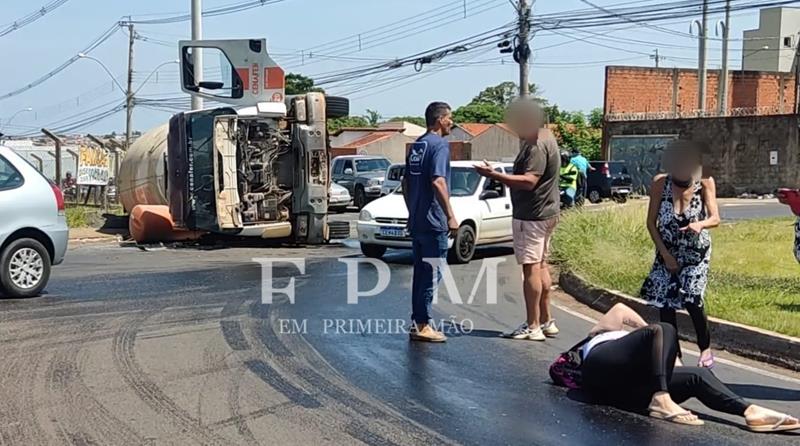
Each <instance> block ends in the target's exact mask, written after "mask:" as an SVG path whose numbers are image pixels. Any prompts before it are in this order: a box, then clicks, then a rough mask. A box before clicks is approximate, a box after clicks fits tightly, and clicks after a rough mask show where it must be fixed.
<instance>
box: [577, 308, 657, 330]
mask: <svg viewBox="0 0 800 446" xmlns="http://www.w3.org/2000/svg"><path fill="white" fill-rule="evenodd" d="M625 325H627V326H629V327H631V328H634V329H635V328H642V327H646V326H647V322H645V320H644V319H642V317H641V316H639V313H637V312H636V311H634V310H633V309H632V308H631V307H629V306H627V305H625V304H621V303H620V304H616V305H614V306H613V307H611V309H610V310H608V312H607V313H606V314H604V315H603V316H602V317H601V318H600V320H598V321H597V324H595V326H594V327H592V329H591V331H589V334H590V335H592V334H596V333H598V332H601V331H617V330H622V329H623V328H624V327H625Z"/></svg>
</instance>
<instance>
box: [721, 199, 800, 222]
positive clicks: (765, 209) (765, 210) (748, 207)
mask: <svg viewBox="0 0 800 446" xmlns="http://www.w3.org/2000/svg"><path fill="white" fill-rule="evenodd" d="M720 213H721V214H722V218H723V219H724V220H752V219H756V218H772V217H791V216H792V211H791V210H790V209H789V207H788V206H784V205H782V204H780V203H778V201H777V200H720Z"/></svg>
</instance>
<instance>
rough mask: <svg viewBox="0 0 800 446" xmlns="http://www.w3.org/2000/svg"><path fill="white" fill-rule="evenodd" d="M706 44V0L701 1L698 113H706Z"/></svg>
mask: <svg viewBox="0 0 800 446" xmlns="http://www.w3.org/2000/svg"><path fill="white" fill-rule="evenodd" d="M707 43H708V0H703V19H702V25H701V29H700V73H699V76H700V81H699V83H698V88H699V90H700V91H699V93H698V98H697V102H698V109H700V113H702V114H705V111H706V75H707V73H706V45H707Z"/></svg>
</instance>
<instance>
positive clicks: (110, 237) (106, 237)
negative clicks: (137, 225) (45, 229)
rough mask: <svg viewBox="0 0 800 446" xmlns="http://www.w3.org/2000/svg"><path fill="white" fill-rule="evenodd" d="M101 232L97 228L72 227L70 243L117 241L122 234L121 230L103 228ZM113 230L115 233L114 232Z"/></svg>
mask: <svg viewBox="0 0 800 446" xmlns="http://www.w3.org/2000/svg"><path fill="white" fill-rule="evenodd" d="M103 231H104V232H100V230H99V229H97V228H70V229H69V244H70V246H72V245H73V244H75V243H92V242H109V241H116V240H117V238H118V237H119V236H120V235H122V232H121V231H116V232H115V231H113V230H112V231H109V230H105V229H104V230H103ZM112 232H113V233H112Z"/></svg>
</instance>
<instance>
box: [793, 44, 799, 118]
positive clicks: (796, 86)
mask: <svg viewBox="0 0 800 446" xmlns="http://www.w3.org/2000/svg"><path fill="white" fill-rule="evenodd" d="M794 45H795V50H794V112H795V113H797V114H800V33H798V34H797V37H796V38H795V42H794Z"/></svg>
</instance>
